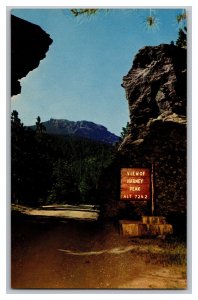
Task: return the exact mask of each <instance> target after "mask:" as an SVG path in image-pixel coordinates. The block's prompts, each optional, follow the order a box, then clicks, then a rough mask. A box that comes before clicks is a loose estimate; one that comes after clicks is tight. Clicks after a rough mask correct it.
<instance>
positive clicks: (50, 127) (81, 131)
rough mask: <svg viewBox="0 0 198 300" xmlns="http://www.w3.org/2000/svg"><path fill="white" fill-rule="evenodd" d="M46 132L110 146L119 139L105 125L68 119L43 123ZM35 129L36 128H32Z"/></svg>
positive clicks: (51, 119)
mask: <svg viewBox="0 0 198 300" xmlns="http://www.w3.org/2000/svg"><path fill="white" fill-rule="evenodd" d="M43 124H44V125H45V127H46V132H47V133H51V134H57V135H73V136H78V137H82V138H87V139H92V140H96V141H100V142H104V143H108V144H114V143H115V142H117V141H118V140H119V137H118V136H116V135H115V134H114V133H111V132H110V131H108V130H107V128H106V127H105V126H103V125H100V124H96V123H94V122H91V121H86V120H81V121H69V120H67V119H53V118H50V120H48V121H46V122H43ZM31 127H32V128H35V126H31Z"/></svg>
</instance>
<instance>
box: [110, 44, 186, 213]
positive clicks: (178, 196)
mask: <svg viewBox="0 0 198 300" xmlns="http://www.w3.org/2000/svg"><path fill="white" fill-rule="evenodd" d="M186 76H187V64H186V49H183V48H179V47H176V46H174V45H165V44H162V45H159V46H156V47H144V48H143V49H141V50H140V51H139V52H138V54H137V55H136V57H135V59H134V62H133V66H132V68H131V70H130V71H129V72H128V74H127V75H126V76H124V78H123V83H122V86H123V87H124V89H125V91H126V98H127V100H128V104H129V113H130V131H129V133H128V135H127V136H126V137H125V139H124V140H123V142H122V143H121V145H120V146H119V149H118V156H117V160H116V162H115V163H114V166H112V167H111V170H110V169H109V173H112V172H113V173H114V174H117V175H116V176H117V178H114V179H112V181H113V180H114V182H113V183H112V186H115V185H116V182H117V183H118V176H120V174H119V172H120V171H119V170H120V168H122V167H151V165H152V164H154V166H155V176H154V179H155V199H156V214H157V215H165V216H170V215H171V214H174V216H175V215H177V214H178V215H180V214H185V212H186V181H187V178H186V148H187V144H186V137H187V135H186V124H187V119H186V110H187V109H186V107H187V103H186V101H187V78H186ZM116 165H117V167H116ZM107 177H109V175H107ZM106 194H108V195H109V202H108V203H109V204H108V205H107V206H109V207H107V206H106V208H107V211H108V214H111V211H112V215H115V214H116V213H118V210H120V209H122V210H123V209H124V206H125V208H126V206H128V205H129V203H127V202H126V204H125V205H124V203H123V202H124V201H119V188H117V189H115V188H111V189H110V188H109V191H107V192H106ZM114 199H117V202H116V201H115V200H114ZM106 201H107V200H106ZM115 203H117V204H115ZM116 205H117V206H116ZM131 206H133V208H134V210H135V209H136V208H137V207H138V209H140V210H141V212H140V214H144V213H146V211H147V209H148V205H146V204H145V206H144V204H143V202H142V203H141V204H140V203H139V204H138V202H136V203H131ZM131 206H130V210H131ZM140 206H141V208H140Z"/></svg>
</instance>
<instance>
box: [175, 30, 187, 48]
mask: <svg viewBox="0 0 198 300" xmlns="http://www.w3.org/2000/svg"><path fill="white" fill-rule="evenodd" d="M176 46H178V47H182V48H186V47H187V34H186V27H184V29H182V28H180V29H179V32H178V39H177V41H176Z"/></svg>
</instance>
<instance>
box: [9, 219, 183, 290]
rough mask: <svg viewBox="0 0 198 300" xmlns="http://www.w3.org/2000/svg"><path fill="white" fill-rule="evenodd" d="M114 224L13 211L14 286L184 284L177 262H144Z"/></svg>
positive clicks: (162, 286)
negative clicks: (166, 264)
mask: <svg viewBox="0 0 198 300" xmlns="http://www.w3.org/2000/svg"><path fill="white" fill-rule="evenodd" d="M134 246H135V247H136V249H137V245H135V244H133V243H131V240H130V239H127V238H124V237H122V236H120V234H119V230H118V228H117V225H116V224H113V223H105V224H101V223H100V222H88V221H84V222H83V221H72V220H63V219H54V218H44V217H35V216H34V217H33V216H21V215H19V214H16V215H15V216H13V217H12V258H11V262H12V271H11V286H12V288H17V289H18V288H19V289H22V288H61V289H65V288H67V289H68V288H69V289H99V288H103V289H109V288H113V289H117V288H120V289H153V288H155V289H184V288H186V279H185V276H184V274H183V273H182V270H181V269H180V268H179V266H163V265H157V264H153V263H148V262H146V261H145V260H144V259H143V257H142V256H141V255H137V251H136V254H134V252H133V247H134Z"/></svg>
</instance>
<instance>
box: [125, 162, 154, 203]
mask: <svg viewBox="0 0 198 300" xmlns="http://www.w3.org/2000/svg"><path fill="white" fill-rule="evenodd" d="M120 191H121V194H120V199H121V200H128V201H130V200H131V201H149V200H151V199H150V198H151V195H150V193H151V174H150V169H148V168H122V169H121V189H120Z"/></svg>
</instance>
